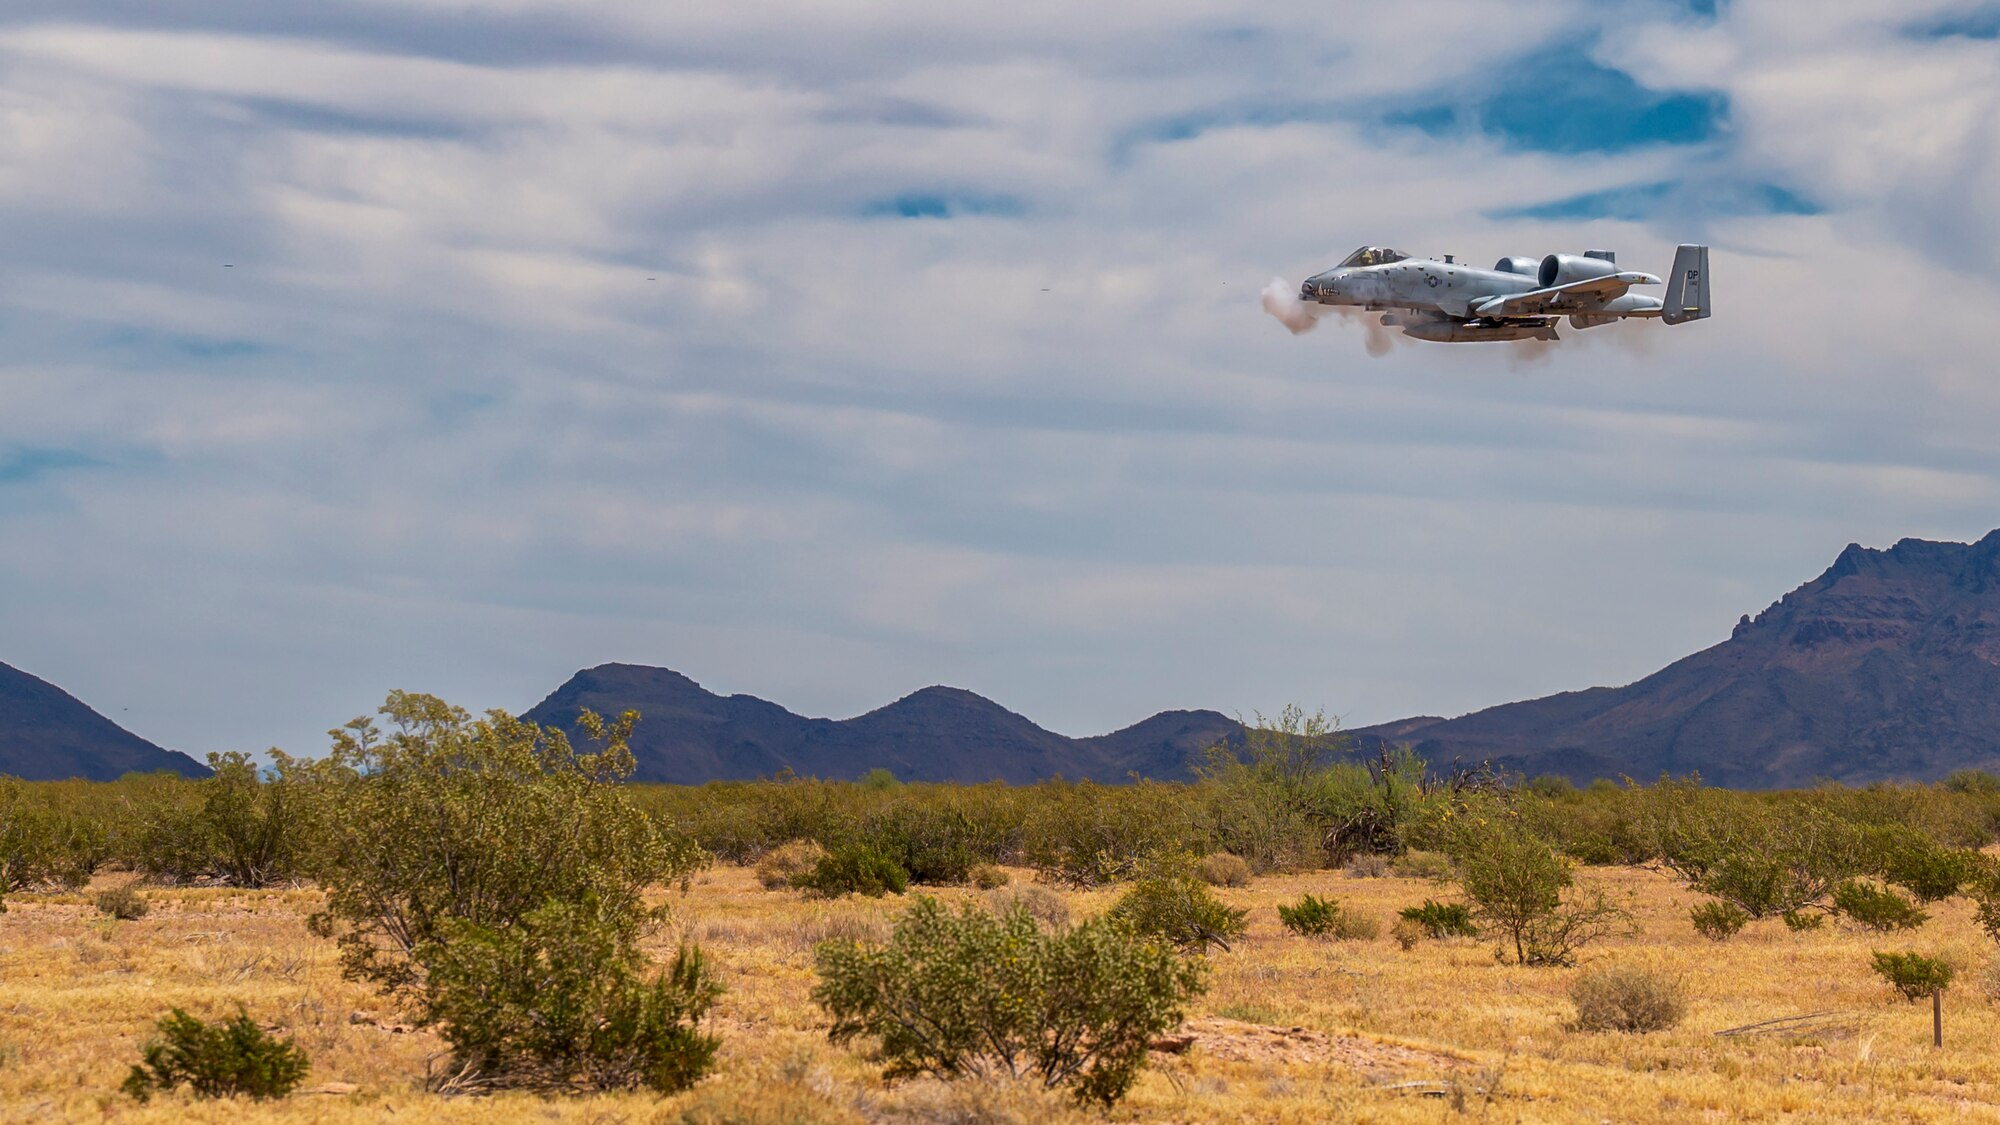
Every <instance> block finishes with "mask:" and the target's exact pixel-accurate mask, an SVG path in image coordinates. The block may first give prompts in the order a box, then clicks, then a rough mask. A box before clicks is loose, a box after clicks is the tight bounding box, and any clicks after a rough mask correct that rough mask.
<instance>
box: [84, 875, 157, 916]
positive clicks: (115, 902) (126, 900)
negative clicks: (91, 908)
mask: <svg viewBox="0 0 2000 1125" xmlns="http://www.w3.org/2000/svg"><path fill="white" fill-rule="evenodd" d="M92 901H93V902H94V904H95V905H96V907H97V909H98V912H99V913H102V914H109V915H111V916H112V917H113V918H117V919H119V920H121V921H126V922H129V921H132V920H133V919H135V918H144V917H145V916H146V912H147V911H148V910H150V909H151V907H149V906H148V905H147V903H146V896H145V895H142V894H140V893H139V889H138V888H137V887H134V886H133V885H132V884H130V883H125V884H122V885H120V886H116V887H106V888H105V889H104V890H101V891H99V892H97V897H96V898H95V899H93V900H92Z"/></svg>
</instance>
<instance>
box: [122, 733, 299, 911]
mask: <svg viewBox="0 0 2000 1125" xmlns="http://www.w3.org/2000/svg"><path fill="white" fill-rule="evenodd" d="M272 757H273V759H274V764H273V767H272V770H271V773H270V775H269V776H268V777H267V776H265V775H264V774H263V772H262V771H260V770H259V768H258V766H257V763H256V762H254V761H252V760H251V759H250V756H249V755H248V754H243V753H238V752H231V753H227V754H210V755H209V756H208V767H209V769H210V771H211V772H210V774H209V776H207V777H204V778H201V779H199V780H197V781H192V782H188V783H186V784H185V786H184V787H179V788H177V789H156V790H153V791H152V792H151V794H150V796H151V797H152V800H150V801H148V802H147V803H146V804H144V805H142V806H141V807H140V808H139V809H138V810H137V813H136V821H137V823H136V824H135V825H134V826H133V828H132V831H131V838H130V839H129V840H128V841H127V842H126V844H125V846H124V847H123V848H122V849H121V850H122V851H123V852H124V853H125V855H124V858H125V861H126V862H127V863H128V864H130V865H131V866H132V868H133V869H134V870H136V871H141V872H143V873H145V874H146V875H147V876H149V877H151V878H154V879H161V880H165V881H167V882H176V883H180V882H188V881H191V880H195V879H213V880H215V881H217V882H221V883H227V884H229V885H230V886H236V887H267V886H271V885H272V884H274V883H282V882H286V881H288V880H290V879H292V878H294V877H295V876H297V875H298V874H300V872H301V870H302V867H303V863H304V857H305V855H306V852H307V850H308V849H309V847H310V835H311V831H312V829H311V802H310V800H309V799H308V796H307V792H308V785H309V783H308V782H307V780H306V779H305V777H304V775H306V774H308V773H310V771H311V767H310V765H309V764H308V763H304V762H301V761H298V760H296V759H293V758H290V757H288V756H286V755H285V754H283V753H282V752H279V751H272Z"/></svg>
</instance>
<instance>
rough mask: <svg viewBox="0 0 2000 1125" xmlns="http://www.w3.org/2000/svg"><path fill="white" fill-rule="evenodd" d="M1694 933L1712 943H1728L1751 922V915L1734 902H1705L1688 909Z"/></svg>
mask: <svg viewBox="0 0 2000 1125" xmlns="http://www.w3.org/2000/svg"><path fill="white" fill-rule="evenodd" d="M1688 918H1689V920H1691V921H1692V922H1694V932H1695V933H1698V934H1700V935H1701V936H1703V937H1705V938H1707V939H1708V940H1710V941H1727V940H1728V939H1730V938H1731V937H1734V936H1735V935H1736V931H1738V930H1740V929H1742V928H1743V927H1744V926H1745V925H1746V924H1747V923H1748V922H1749V921H1750V915H1749V913H1748V912H1746V911H1745V910H1744V909H1743V908H1742V907H1740V906H1738V905H1736V904H1735V903H1733V902H1703V903H1698V904H1696V905H1695V906H1693V907H1690V908H1689V909H1688Z"/></svg>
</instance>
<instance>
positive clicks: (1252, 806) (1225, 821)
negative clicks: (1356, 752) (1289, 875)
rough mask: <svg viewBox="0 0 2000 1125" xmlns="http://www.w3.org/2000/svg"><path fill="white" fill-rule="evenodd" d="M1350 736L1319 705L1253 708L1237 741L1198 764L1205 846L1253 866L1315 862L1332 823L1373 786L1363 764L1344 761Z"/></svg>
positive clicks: (1295, 866)
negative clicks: (1268, 710) (1265, 711)
mask: <svg viewBox="0 0 2000 1125" xmlns="http://www.w3.org/2000/svg"><path fill="white" fill-rule="evenodd" d="M1352 741H1353V740H1352V739H1351V738H1350V737H1349V736H1348V735H1346V734H1344V733H1342V732H1341V731H1340V730H1339V729H1338V726H1337V723H1336V721H1335V720H1333V719H1331V718H1329V717H1328V716H1327V715H1326V714H1325V713H1324V712H1320V713H1316V714H1311V715H1308V714H1307V713H1306V712H1305V711H1304V710H1302V709H1300V708H1298V707H1286V708H1285V709H1284V710H1283V711H1281V712H1279V714H1278V715H1277V716H1276V717H1273V718H1266V717H1265V716H1264V715H1261V714H1260V715H1257V716H1256V717H1255V718H1254V719H1253V720H1252V721H1251V722H1250V723H1248V724H1246V726H1245V730H1244V738H1243V740H1242V742H1241V743H1240V744H1236V743H1228V742H1226V743H1224V744H1222V745H1219V746H1215V747H1211V748H1210V749H1209V751H1208V754H1207V760H1206V761H1205V762H1204V763H1203V764H1202V765H1201V766H1199V767H1197V772H1198V773H1199V774H1200V775H1201V779H1202V785H1201V795H1202V796H1203V797H1204V798H1205V801H1204V804H1203V808H1202V810H1201V812H1202V820H1203V824H1204V828H1205V835H1206V836H1207V838H1208V844H1209V846H1210V847H1212V848H1214V849H1216V850H1221V851H1228V852H1231V853H1232V854H1235V855H1238V856H1241V857H1243V859H1244V860H1245V861H1246V862H1248V863H1249V864H1250V866H1251V869H1252V870H1255V871H1295V870H1301V869H1305V868H1311V867H1318V866H1321V865H1322V864H1323V863H1325V862H1326V860H1327V859H1328V858H1329V854H1328V848H1327V845H1328V844H1329V842H1331V841H1330V836H1329V833H1330V831H1331V829H1332V828H1333V826H1334V825H1336V824H1338V823H1340V822H1341V821H1342V820H1344V819H1345V817H1346V815H1347V814H1349V813H1351V812H1353V811H1356V810H1359V809H1360V808H1362V807H1363V806H1364V805H1365V804H1366V803H1367V801H1368V797H1369V792H1370V789H1371V788H1372V786H1371V783H1370V779H1369V776H1368V772H1367V770H1366V769H1365V768H1363V767H1360V766H1357V765H1355V764H1353V763H1351V762H1348V761H1346V760H1345V759H1346V757H1347V755H1348V752H1349V750H1350V749H1351V748H1352Z"/></svg>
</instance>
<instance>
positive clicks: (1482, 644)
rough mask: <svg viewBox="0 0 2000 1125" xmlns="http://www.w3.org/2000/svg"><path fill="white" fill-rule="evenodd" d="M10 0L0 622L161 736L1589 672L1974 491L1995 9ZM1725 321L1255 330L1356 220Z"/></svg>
mask: <svg viewBox="0 0 2000 1125" xmlns="http://www.w3.org/2000/svg"><path fill="white" fill-rule="evenodd" d="M1799 13H1800V8H1799V5H1798V4H1797V3H1796V0H1715V2H1711V3H1699V2H1670V0H1433V2H1424V3H1400V4H1367V5H1362V4H1346V3H1342V4H1323V5H1272V4H1266V3H1254V4H1253V3H1230V2H1226V0H1202V2H1196V0H1148V2H1145V3H1138V2H1131V0H1102V2H1100V3H1097V4H1092V5H1085V6H1078V5H1074V4H1069V3H1062V4H1057V3H1053V2H1050V0H1020V2H1017V3H1013V4H1004V5H940V4H936V3H931V2H923V3H919V2H914V0H852V2H848V3H842V4H837V5H830V4H824V3H819V2H809V0H761V2H759V3H751V4H741V3H731V4H725V3H721V2H717V0H682V2H678V3H672V4H662V3H658V2H657V0H561V2H556V0H488V2H485V3H477V4H467V3H464V2H462V0H452V2H449V3H447V2H445V0H369V2H361V0H356V2H346V3H325V4H313V5H291V4H272V3H269V2H268V0H188V2H186V3H179V4H174V5H167V6H161V5H157V4H153V3H149V2H142V0H12V2H10V3H9V4H7V5H6V7H5V10H4V13H0V661H5V662H7V663H10V664H13V665H15V666H17V667H19V668H22V669H24V670H26V671H29V672H32V673H34V674H36V675H39V676H42V677H44V678H46V679H49V680H51V681H53V682H55V683H57V684H59V685H61V686H62V687H64V688H66V689H67V690H69V691H71V692H72V693H73V694H76V695H77V696H79V697H80V698H82V699H84V700H85V701H86V702H88V703H90V704H92V705H93V706H95V707H97V708H98V709H99V710H101V711H103V712H104V713H105V714H107V715H108V716H110V717H111V718H113V719H114V720H116V721H118V722H120V723H122V724H124V725H125V726H127V727H129V728H130V729H132V730H133V731H135V732H136V733H139V734H141V735H143V736H145V737H148V738H150V739H153V740H154V741H156V742H159V743H161V744H163V745H166V746H169V747H172V748H175V749H181V750H186V751H188V752H190V753H194V754H196V755H197V756H199V755H200V754H202V753H204V752H207V751H213V750H252V751H256V750H261V749H262V748H265V747H270V746H279V747H282V748H284V749H286V750H288V751H290V752H292V753H305V754H314V753H319V752H322V751H324V749H325V747H326V745H327V742H326V738H325V735H324V732H325V731H326V729H327V728H329V727H332V726H336V725H338V724H340V723H342V722H344V721H346V720H347V719H349V718H351V717H353V716H355V715H358V714H362V713H365V712H368V711H371V710H373V709H374V708H375V707H376V706H378V705H379V704H380V702H381V700H382V698H383V696H384V695H385V694H386V693H387V692H388V691H390V690H391V689H396V688H403V689H409V690H420V691H430V692H435V693H438V694H440V695H443V696H445V697H446V698H448V699H450V700H452V701H454V702H457V703H461V704H463V705H465V706H467V707H471V708H475V709H477V708H486V707H504V708H508V709H510V710H521V709H525V708H527V707H529V706H531V705H532V704H534V703H535V702H537V701H538V700H540V699H541V698H542V697H543V696H544V695H546V694H547V693H548V692H550V691H552V690H554V689H555V688H556V687H557V686H558V685H559V684H560V683H561V682H562V681H563V680H565V679H566V678H567V677H568V676H569V675H570V674H571V673H573V672H574V671H575V670H577V669H579V668H582V667H586V666H590V665H594V664H599V663H603V662H608V661H628V662H636V663H645V664H656V665H664V666H668V667H672V668H674V669H677V670H679V671H681V672H684V673H686V674H688V675H690V676H692V677H693V678H694V679H696V680H698V681H700V682H701V683H702V684H704V685H705V686H707V687H709V688H711V689H713V690H718V691H722V692H744V693H750V694H755V695H759V696H762V697H764V698H767V699H772V700H775V701H777V702H780V703H783V704H784V705H786V706H788V707H790V708H792V709H793V710H796V711H800V712H802V713H806V714H811V715H824V716H832V717H844V716H849V715H854V714H858V713H861V712H864V711H867V710H869V709H872V708H874V707H877V706H880V705H882V704H884V703H887V702H889V701H890V700H892V699H895V698H897V697H899V696H901V695H904V694H907V693H908V692H910V691H913V690H916V689H918V688H920V687H923V686H925V685H928V684H934V683H943V684H950V685H954V686H959V687H965V688H969V689H971V690H974V691H978V692H980V693H981V694H984V695H987V696H989V697H991V698H993V699H995V700H997V701H998V702H1000V703H1002V704H1003V705H1005V706H1007V707H1009V708H1011V709H1013V710H1016V711H1019V712H1021V713H1023V714H1025V715H1028V716H1029V717H1031V718H1033V719H1035V720H1036V721H1038V722H1040V723H1041V724H1043V725H1044V726H1047V727H1049V728H1051V729H1054V730H1057V731H1061V732H1063V733H1065V734H1071V735H1087V734H1095V733H1101V732H1104V731H1107V730H1111V729H1114V728H1117V727H1121V726H1124V725H1126V724H1128V723H1130V722H1134V721H1136V720H1138V719H1140V718H1142V717H1143V716H1145V715H1148V714H1150V713H1152V712H1154V711H1157V710H1161V709H1165V708H1175V707H1210V708H1215V709H1219V710H1222V711H1225V712H1235V713H1242V714H1245V715H1250V714H1253V713H1255V712H1257V711H1263V712H1266V713H1270V712H1275V711H1276V710H1277V709H1278V708H1280V707H1282V706H1284V705H1285V704H1287V703H1299V704H1302V705H1304V706H1306V707H1307V708H1308V709H1311V708H1324V709H1326V710H1327V711H1328V712H1329V713H1332V714H1337V715H1339V716H1341V717H1342V718H1343V719H1344V721H1346V722H1347V723H1348V724H1349V725H1363V724H1366V723H1371V722H1377V721H1385V720H1389V719H1394V718H1399V717H1403V716H1407V715H1413V714H1446V715H1449V714H1458V713H1462V712H1465V711H1469V710H1473V709H1477V708H1479V707H1483V706H1487V705H1491V704H1495V703H1501V702H1506V701H1509V700H1514V699H1521V698H1527V697H1532V696H1537V695H1542V694H1547V693H1550V692H1556V691H1563V690H1571V689H1578V688H1583V687H1588V686H1591V685H1596V684H1619V683H1625V682H1629V681H1631V680H1634V679H1636V678H1639V677H1641V676H1643V675H1645V674H1647V673H1649V672H1651V671H1653V670H1655V669H1657V668H1659V667H1660V666H1662V665H1664V664H1666V663H1667V662H1669V661H1671V660H1673V659H1675V658H1677V657H1679V656H1682V655H1685V654H1687V653H1689V652H1692V651H1695V650H1697V649H1700V648H1703V647H1706V646H1708V645H1711V644H1714V643H1717V642H1719V641H1721V640H1723V639H1725V638H1726V637H1727V636H1728V635H1729V631H1730V629H1731V627H1732V626H1733V625H1734V624H1735V622H1736V620H1737V618H1738V617H1739V615H1741V614H1744V613H1752V614H1754V613H1755V612H1756V611H1758V610H1759V609H1761V608H1762V607H1763V606H1765V605H1766V604H1768V603H1769V602H1771V601H1772V600H1774V599H1776V598H1777V597H1778V596H1779V595H1781V594H1782V593H1784V592H1785V591H1786V590H1788V589H1790V588H1791V587H1793V586H1796V585H1798V584H1799V583H1801V582H1803V581H1806V580H1807V579H1809V578H1811V577H1813V576H1814V575H1816V574H1817V573H1819V572H1820V571H1821V570H1823V569H1824V568H1825V567H1826V566H1827V565H1828V564H1830V563H1831V561H1832V560H1833V558H1834V556H1835V555H1837V554H1838V553H1839V551H1840V550H1841V549H1842V548H1843V547H1844V546H1845V545H1846V544H1848V543H1849V542H1860V543H1862V544H1865V545H1869V546H1876V547H1886V546H1888V545H1890V544H1891V543H1893V542H1895V541H1896V540H1897V539H1900V538H1903V537H1905V536H1918V537H1923V538H1939V539H1953V540H1961V541H1962V540H1970V539H1973V538H1977V537H1978V536H1980V535H1982V534H1984V533H1985V532H1986V531H1989V530H1992V529H1993V528H1994V527H1996V526H2000V441H1996V434H2000V373H1996V369H1995V364H1994V359H1993V356H1994V354H1995V353H1994V344H1993V339H1992V336H1993V325H1994V324H1995V314H1994V311H1993V310H1994V309H1995V308H1996V306H1997V305H2000V38H1996V36H2000V4H1996V3H1972V2H1965V0H1865V2H1864V0H1824V2H1822V3H1819V4H1815V5H1813V6H1812V17H1811V18H1810V19H1803V20H1802V19H1800V18H1799ZM1679 242H1705V243H1707V244H1709V245H1711V246H1712V247H1713V251H1712V265H1711V274H1712V276H1713V278H1714V293H1715V308H1716V312H1715V316H1714V317H1713V319H1711V320H1708V321H1704V322H1699V323H1694V324H1687V325H1681V326H1677V327H1671V328H1669V327H1666V326H1663V325H1660V324H1657V323H1654V324H1637V325H1630V326H1624V325H1621V326H1612V327H1605V328H1597V329H1592V330H1590V331H1588V332H1577V331H1574V330H1571V329H1568V328H1564V329H1563V332H1564V336H1565V339H1564V340H1563V342H1562V343H1561V344H1560V345H1557V346H1554V347H1539V348H1538V347H1535V346H1533V345H1523V346H1516V345H1497V344H1496V345H1448V344H1423V343H1417V342H1414V341H1403V342H1402V343H1400V344H1399V345H1398V346H1396V347H1394V348H1392V349H1390V350H1389V351H1388V353H1387V354H1385V355H1382V356H1379V357H1374V356H1370V355H1369V354H1368V352H1367V350H1366V349H1365V347H1364V343H1365V341H1364V338H1363V335H1362V332H1361V331H1360V329H1359V328H1357V327H1354V326H1350V325H1342V324H1338V323H1328V324H1326V325H1324V326H1322V327H1321V328H1320V329H1319V330H1318V331H1316V332H1313V333H1311V334H1308V335H1302V336H1297V337H1294V336H1292V335H1290V334H1289V333H1287V332H1286V331H1285V330H1284V329H1283V328H1282V327H1281V326H1280V325H1279V324H1277V323H1276V322H1275V321H1273V320H1272V319H1271V318H1269V317H1268V316H1266V315H1265V314H1264V313H1263V312H1262V311H1261V310H1260V309H1259V307H1258V300H1257V297H1258V293H1259V291H1260V289H1261V288H1262V287H1263V286H1265V285H1266V284H1267V283H1268V282H1269V281H1270V280H1271V279H1272V278H1273V277H1274V276H1275V277H1280V278H1284V279H1286V280H1287V281H1289V282H1292V283H1296V282H1297V280H1298V279H1299V278H1301V277H1302V276H1304V275H1306V274H1309V273H1312V272H1316V271H1317V270H1320V269H1324V268H1326V267H1328V266H1330V265H1331V264H1333V262H1335V261H1337V260H1338V259H1339V258H1340V257H1342V256H1344V255H1345V254H1346V253H1347V252H1348V251H1349V250H1351V249H1353V248H1354V247H1356V246H1358V245H1361V244H1365V243H1372V244H1382V245H1389V246H1394V247H1398V248H1400V249H1402V250H1404V251H1406V252H1409V253H1413V254H1419V255H1439V254H1443V253H1454V254H1457V255H1459V257H1460V260H1461V261H1470V262H1474V263H1476V264H1484V262H1486V261H1490V260H1493V259H1496V258H1499V257H1501V256H1503V255H1510V254H1517V255H1536V256H1539V255H1541V254H1544V253H1548V252H1552V251H1565V252H1572V253H1574V252H1580V251H1581V250H1583V249H1586V248H1597V247H1602V248H1609V249H1613V250H1615V251H1616V252H1617V253H1618V255H1619V261H1620V263H1621V264H1622V265H1624V266H1626V267H1628V268H1636V269H1642V270H1649V271H1652V272H1654V273H1662V272H1665V270H1666V267H1667V265H1668V263H1669V262H1670V260H1671V257H1672V253H1673V247H1674V245H1675V244H1676V243H1679Z"/></svg>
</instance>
